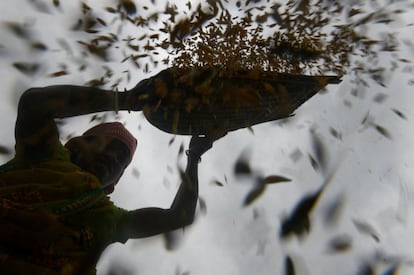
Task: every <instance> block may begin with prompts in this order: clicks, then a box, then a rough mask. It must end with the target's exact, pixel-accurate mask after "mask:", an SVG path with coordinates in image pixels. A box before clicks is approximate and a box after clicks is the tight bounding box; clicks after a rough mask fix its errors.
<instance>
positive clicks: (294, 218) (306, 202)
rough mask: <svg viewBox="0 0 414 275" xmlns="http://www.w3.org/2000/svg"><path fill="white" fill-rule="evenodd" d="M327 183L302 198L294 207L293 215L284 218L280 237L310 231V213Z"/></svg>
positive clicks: (300, 234)
mask: <svg viewBox="0 0 414 275" xmlns="http://www.w3.org/2000/svg"><path fill="white" fill-rule="evenodd" d="M324 188H325V185H323V186H322V187H321V188H319V190H318V191H316V192H315V193H312V194H310V195H307V196H305V197H304V198H302V199H301V200H300V201H299V202H298V203H297V205H296V207H295V208H294V210H293V212H292V214H291V215H289V216H288V217H287V218H285V219H283V220H282V225H281V229H280V234H279V235H280V237H281V238H287V237H289V236H290V235H291V234H295V235H297V236H302V235H304V234H305V233H308V232H309V231H310V228H311V224H310V220H309V215H310V213H311V211H312V210H313V208H314V207H315V205H316V203H317V202H318V200H319V198H320V196H321V194H322V192H323V190H324Z"/></svg>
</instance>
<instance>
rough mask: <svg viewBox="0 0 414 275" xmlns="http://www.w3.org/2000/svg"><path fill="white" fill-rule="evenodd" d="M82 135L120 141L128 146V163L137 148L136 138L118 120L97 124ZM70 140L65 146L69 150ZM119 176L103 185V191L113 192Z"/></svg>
mask: <svg viewBox="0 0 414 275" xmlns="http://www.w3.org/2000/svg"><path fill="white" fill-rule="evenodd" d="M82 136H106V137H111V138H115V139H117V140H119V141H121V142H122V143H123V144H125V145H126V146H127V147H128V150H129V161H128V164H129V163H131V161H132V157H133V156H134V152H135V150H136V148H137V140H136V138H135V137H134V136H133V135H132V134H131V133H130V132H129V131H128V130H127V129H126V128H125V127H124V125H122V123H120V122H107V123H102V124H98V125H96V126H94V127H92V128H90V129H89V130H87V131H86V132H84V133H83V134H82ZM70 143H71V140H69V141H68V142H67V143H66V144H65V147H67V148H68V149H69V151H70V147H71V145H70ZM118 181H119V178H118V179H116V180H115V181H114V182H113V183H111V184H110V185H109V186H107V187H105V189H104V191H105V193H106V194H110V193H112V192H113V190H114V187H115V185H116V184H117V183H118Z"/></svg>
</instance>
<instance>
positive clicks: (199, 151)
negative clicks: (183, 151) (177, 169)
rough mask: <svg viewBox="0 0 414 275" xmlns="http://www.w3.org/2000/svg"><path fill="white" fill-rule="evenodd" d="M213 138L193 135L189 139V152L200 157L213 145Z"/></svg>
mask: <svg viewBox="0 0 414 275" xmlns="http://www.w3.org/2000/svg"><path fill="white" fill-rule="evenodd" d="M213 142H214V139H211V138H210V137H198V136H193V137H192V138H191V141H190V146H189V149H188V151H189V154H190V155H194V156H195V157H197V158H200V157H201V156H202V155H203V154H204V153H205V152H207V151H208V150H210V148H211V147H212V146H213Z"/></svg>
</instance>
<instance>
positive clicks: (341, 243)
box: [328, 234, 352, 253]
mask: <svg viewBox="0 0 414 275" xmlns="http://www.w3.org/2000/svg"><path fill="white" fill-rule="evenodd" d="M351 247H352V238H351V236H349V235H347V234H343V235H338V236H336V237H334V238H333V239H331V240H330V241H329V243H328V251H329V252H334V253H338V252H346V251H348V250H349V249H351Z"/></svg>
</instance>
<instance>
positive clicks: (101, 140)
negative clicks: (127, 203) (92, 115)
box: [65, 122, 137, 194]
mask: <svg viewBox="0 0 414 275" xmlns="http://www.w3.org/2000/svg"><path fill="white" fill-rule="evenodd" d="M65 146H66V148H67V149H68V150H69V152H70V156H71V160H72V162H73V163H75V164H76V165H78V166H79V167H81V168H82V169H84V170H85V171H88V172H90V173H92V174H94V175H95V176H96V177H97V178H98V179H100V181H101V184H102V186H103V188H104V190H105V193H107V194H109V193H112V192H113V190H114V186H115V185H116V184H117V183H118V181H119V178H120V177H121V176H122V174H123V172H124V170H125V168H126V167H127V166H128V164H129V163H130V162H131V160H132V157H133V154H134V152H135V149H136V147H137V140H136V139H135V138H134V137H133V136H132V134H131V133H130V132H129V131H128V130H127V129H126V128H125V127H124V126H123V125H122V124H121V123H119V122H111V123H103V124H99V125H97V126H95V127H93V128H91V129H89V130H87V131H86V132H85V133H83V135H82V136H79V137H75V138H72V139H70V140H69V141H68V142H67V143H66V144H65Z"/></svg>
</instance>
